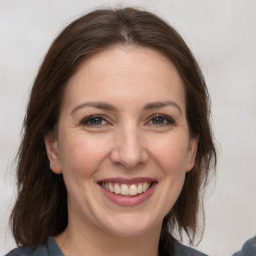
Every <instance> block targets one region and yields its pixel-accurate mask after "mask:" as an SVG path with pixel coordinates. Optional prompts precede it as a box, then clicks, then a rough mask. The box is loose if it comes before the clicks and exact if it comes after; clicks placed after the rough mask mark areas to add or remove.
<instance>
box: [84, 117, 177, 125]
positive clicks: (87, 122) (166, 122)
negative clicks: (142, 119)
mask: <svg viewBox="0 0 256 256" xmlns="http://www.w3.org/2000/svg"><path fill="white" fill-rule="evenodd" d="M157 119H160V120H162V121H163V122H164V123H160V124H157V123H151V122H153V121H154V120H155V121H157ZM95 121H96V122H100V124H97V123H94V124H93V123H92V122H95ZM158 121H159V120H158ZM90 122H91V123H90ZM102 122H106V124H102ZM150 123H151V124H150ZM107 124H109V122H108V121H107V120H106V118H104V117H103V116H102V115H100V114H97V115H92V116H88V117H86V118H84V119H82V120H81V122H80V125H83V126H89V127H102V126H104V125H107ZM175 124H176V122H175V120H174V119H173V118H171V117H169V116H167V115H163V114H154V115H152V116H150V118H149V121H147V123H146V125H147V126H148V125H150V126H151V125H153V126H155V125H156V126H160V127H163V126H169V125H175Z"/></svg>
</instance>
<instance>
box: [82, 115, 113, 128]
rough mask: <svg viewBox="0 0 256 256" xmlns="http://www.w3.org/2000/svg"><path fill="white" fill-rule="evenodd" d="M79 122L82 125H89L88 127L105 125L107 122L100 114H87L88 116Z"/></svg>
mask: <svg viewBox="0 0 256 256" xmlns="http://www.w3.org/2000/svg"><path fill="white" fill-rule="evenodd" d="M80 124H81V125H84V126H90V127H100V126H104V125H107V124H108V122H107V121H106V119H105V118H104V117H103V116H101V115H93V116H88V117H86V118H84V119H83V120H82V121H81V122H80Z"/></svg>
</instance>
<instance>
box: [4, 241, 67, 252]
mask: <svg viewBox="0 0 256 256" xmlns="http://www.w3.org/2000/svg"><path fill="white" fill-rule="evenodd" d="M5 256H64V255H63V253H62V252H61V250H60V249H59V247H58V245H57V244H56V242H55V241H54V239H53V238H52V237H49V238H48V240H47V242H46V243H45V244H42V245H41V246H39V247H37V248H36V249H34V250H32V249H29V248H27V247H18V248H16V249H14V250H12V251H10V252H9V253H8V254H6V255H5Z"/></svg>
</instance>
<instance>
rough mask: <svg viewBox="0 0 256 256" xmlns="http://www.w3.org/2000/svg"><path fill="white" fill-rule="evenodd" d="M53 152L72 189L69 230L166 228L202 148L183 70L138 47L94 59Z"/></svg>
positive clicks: (80, 76) (65, 111)
mask: <svg viewBox="0 0 256 256" xmlns="http://www.w3.org/2000/svg"><path fill="white" fill-rule="evenodd" d="M46 146H47V152H48V156H49V160H50V166H51V169H52V170H53V171H54V172H55V173H58V174H60V173H62V174H63V177H64V181H65V184H66V187H67V191H68V214H69V225H71V224H72V226H73V227H75V226H76V227H77V228H79V227H82V226H84V225H85V226H86V227H87V228H89V229H90V228H91V229H95V230H96V229H97V230H101V231H104V232H108V233H112V234H115V235H118V236H132V235H136V234H143V233H145V232H149V231H150V230H152V229H155V228H158V230H159V229H160V228H161V224H162V220H163V218H164V216H165V215H166V214H167V213H168V211H169V210H170V209H171V208H172V206H173V205H174V203H175V201H176V200H177V198H178V196H179V194H180V192H181V189H182V187H183V183H184V179H185V174H186V172H188V171H190V170H191V168H192V167H193V164H194V158H195V154H196V146H197V139H196V138H190V136H189V129H188V124H187V120H186V112H185V95H184V88H183V84H182V80H181V78H180V76H179V74H178V72H177V70H176V68H175V66H174V65H173V64H172V63H171V62H170V61H169V60H168V59H167V58H166V57H165V56H163V55H162V54H160V53H159V52H157V51H155V50H152V49H148V48H141V47H132V46H128V47H112V48H109V49H106V50H104V51H102V52H100V53H98V54H96V55H94V56H92V57H91V58H89V59H87V60H86V61H85V62H84V63H82V64H81V66H80V68H79V69H78V71H77V72H76V74H75V75H74V76H73V77H72V78H71V79H70V80H69V82H68V84H67V87H66V90H65V93H64V98H63V101H62V105H61V111H60V118H59V123H58V131H57V135H55V136H50V135H49V136H48V137H47V138H46Z"/></svg>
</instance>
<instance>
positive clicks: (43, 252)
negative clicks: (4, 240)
mask: <svg viewBox="0 0 256 256" xmlns="http://www.w3.org/2000/svg"><path fill="white" fill-rule="evenodd" d="M5 256H50V255H49V254H48V250H47V247H46V246H45V245H42V246H39V247H38V248H36V249H35V250H32V249H29V248H27V247H18V248H16V249H14V250H12V251H10V252H9V253H7V254H6V255H5Z"/></svg>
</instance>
